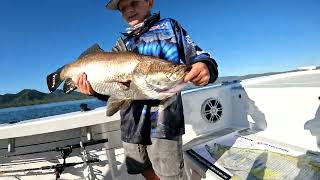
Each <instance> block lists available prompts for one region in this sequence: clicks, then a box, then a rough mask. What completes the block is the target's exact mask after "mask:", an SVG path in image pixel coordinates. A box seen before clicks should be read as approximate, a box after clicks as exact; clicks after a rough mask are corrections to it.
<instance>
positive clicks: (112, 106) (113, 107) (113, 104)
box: [106, 97, 132, 116]
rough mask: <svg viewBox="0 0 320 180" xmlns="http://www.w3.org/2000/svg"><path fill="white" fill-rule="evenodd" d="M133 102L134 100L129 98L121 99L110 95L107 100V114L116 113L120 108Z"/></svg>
mask: <svg viewBox="0 0 320 180" xmlns="http://www.w3.org/2000/svg"><path fill="white" fill-rule="evenodd" d="M131 102H132V100H127V99H126V100H119V99H115V98H112V97H110V98H109V99H108V102H107V112H106V114H107V116H112V115H114V114H115V113H116V112H118V111H119V110H120V109H122V108H124V107H126V106H128V105H130V103H131Z"/></svg>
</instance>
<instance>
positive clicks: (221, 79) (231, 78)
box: [185, 70, 296, 90]
mask: <svg viewBox="0 0 320 180" xmlns="http://www.w3.org/2000/svg"><path fill="white" fill-rule="evenodd" d="M294 71H296V70H294ZM285 72H293V71H285ZM285 72H269V73H262V74H248V75H244V76H224V77H219V78H218V79H217V80H216V81H215V82H214V83H213V84H220V83H223V82H233V81H241V80H244V79H251V78H256V77H261V76H270V75H274V74H280V73H285ZM199 87H200V86H195V85H193V84H189V85H188V86H187V87H186V88H185V90H189V89H195V88H199Z"/></svg>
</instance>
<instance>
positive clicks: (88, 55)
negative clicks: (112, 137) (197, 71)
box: [47, 45, 191, 116]
mask: <svg viewBox="0 0 320 180" xmlns="http://www.w3.org/2000/svg"><path fill="white" fill-rule="evenodd" d="M190 69H191V66H190V65H183V64H173V63H171V62H168V61H165V60H162V59H159V58H156V57H151V56H144V55H139V54H136V53H133V52H103V50H102V49H101V48H100V47H99V46H98V45H94V46H92V47H91V48H89V49H88V50H87V51H86V52H85V53H84V54H83V55H81V56H80V57H79V58H78V59H77V60H76V61H74V62H72V63H70V64H67V65H65V66H63V67H61V68H59V69H58V70H57V71H56V72H54V73H52V74H50V75H48V76H47V85H48V88H49V90H50V92H53V91H55V90H56V89H57V88H58V86H59V85H60V84H61V83H62V82H63V81H65V83H64V86H63V90H64V92H65V93H70V92H71V91H73V90H75V89H76V85H75V83H74V82H73V79H75V76H77V75H79V74H80V73H82V72H84V73H86V74H87V80H88V81H89V82H90V84H91V86H92V89H93V90H94V91H95V92H97V93H100V94H104V95H109V96H110V98H109V100H108V105H107V115H108V116H111V115H113V114H114V113H116V112H117V111H118V110H119V109H120V108H121V107H123V106H124V105H128V104H129V103H130V102H131V101H132V100H147V99H157V100H165V99H168V98H169V97H171V96H173V95H174V94H175V93H177V92H179V91H181V90H182V88H183V87H184V86H185V85H186V83H184V82H183V79H184V76H185V75H186V73H187V72H188V71H190Z"/></svg>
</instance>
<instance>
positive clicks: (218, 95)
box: [0, 69, 320, 180]
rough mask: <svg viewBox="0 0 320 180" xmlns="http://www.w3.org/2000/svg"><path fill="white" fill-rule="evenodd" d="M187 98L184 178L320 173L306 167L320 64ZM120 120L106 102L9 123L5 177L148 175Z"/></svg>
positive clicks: (3, 139)
mask: <svg viewBox="0 0 320 180" xmlns="http://www.w3.org/2000/svg"><path fill="white" fill-rule="evenodd" d="M182 99H183V106H184V116H185V123H186V134H185V135H184V136H183V149H184V152H185V153H184V158H185V175H184V178H185V179H192V180H194V179H195V180H198V179H230V178H231V177H233V178H238V179H250V178H252V179H254V178H256V179H261V178H265V179H279V177H281V178H280V179H283V178H284V179H293V178H296V179H299V178H301V177H312V179H320V175H319V174H320V172H318V171H320V166H319V168H318V169H317V168H311V169H312V171H305V169H306V167H305V166H304V165H305V163H306V161H305V160H303V159H307V160H308V162H307V164H308V163H309V162H310V163H309V164H312V167H318V162H320V160H319V159H320V156H319V153H318V151H319V144H320V138H319V137H320V126H319V124H320V106H319V105H320V70H318V69H309V70H301V71H295V72H287V73H282V74H276V75H271V76H263V77H259V78H253V79H248V80H243V81H241V82H240V81H235V82H230V83H222V84H219V85H212V86H207V87H203V88H197V89H191V90H186V91H183V93H182ZM119 120H120V117H119V114H116V115H114V116H112V117H106V116H105V108H103V107H102V108H97V109H95V110H91V111H87V112H74V113H68V114H62V115H57V116H51V117H46V118H40V119H33V120H27V121H22V122H19V123H15V124H3V125H1V126H0V179H56V178H58V177H59V178H60V179H121V180H122V179H128V180H129V179H130V180H131V179H143V177H142V176H141V175H136V176H134V175H128V174H127V173H126V166H125V164H124V154H123V149H122V144H121V140H120V129H119V128H120V121H119ZM218 147H223V148H225V147H227V149H224V150H223V151H221V149H219V148H218ZM233 150H235V151H233ZM221 152H222V153H221ZM252 152H254V153H252ZM216 155H218V156H216ZM249 157H250V158H251V159H250V158H249ZM252 157H255V158H252ZM305 157H307V158H305ZM310 157H311V158H310ZM277 158H279V160H278V159H277ZM281 158H286V159H285V160H283V159H281ZM308 158H310V159H308ZM64 160H65V161H64ZM283 162H289V163H287V164H286V165H290V167H291V169H288V168H287V169H286V170H283V169H282V168H281V167H280V166H282V167H283V164H282V163H283ZM291 163H292V164H291ZM319 164H320V163H319ZM275 167H278V169H276V171H275V169H274V168H275ZM308 168H309V167H308Z"/></svg>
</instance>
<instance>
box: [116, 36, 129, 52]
mask: <svg viewBox="0 0 320 180" xmlns="http://www.w3.org/2000/svg"><path fill="white" fill-rule="evenodd" d="M112 51H113V52H125V51H128V48H127V46H126V45H125V43H124V41H123V39H122V38H119V39H118V40H117V42H116V45H115V46H114V47H113V48H112Z"/></svg>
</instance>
